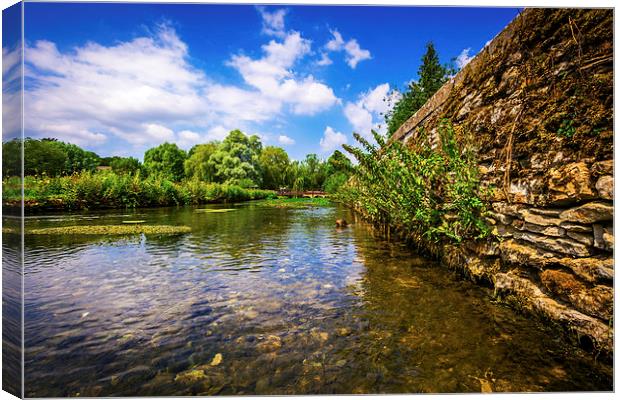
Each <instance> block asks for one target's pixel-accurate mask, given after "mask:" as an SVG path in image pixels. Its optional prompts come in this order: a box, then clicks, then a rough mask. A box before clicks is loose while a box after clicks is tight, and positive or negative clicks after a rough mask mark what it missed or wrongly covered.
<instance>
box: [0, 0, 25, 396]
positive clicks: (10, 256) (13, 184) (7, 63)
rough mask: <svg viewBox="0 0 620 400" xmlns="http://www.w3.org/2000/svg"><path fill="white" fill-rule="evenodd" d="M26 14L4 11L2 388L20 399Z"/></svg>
mask: <svg viewBox="0 0 620 400" xmlns="http://www.w3.org/2000/svg"><path fill="white" fill-rule="evenodd" d="M22 12H23V3H17V4H15V5H13V6H11V7H9V8H7V9H5V10H3V11H2V178H3V182H4V184H3V187H2V200H3V201H2V389H3V390H5V391H7V392H9V393H11V394H13V395H15V396H18V397H23V368H24V365H23V265H24V257H23V239H24V236H23V216H24V214H23V130H22V126H23V118H22V116H23V107H22V104H23V102H22V98H23V78H22V77H23V66H22V65H23V63H22V58H23V49H22V44H23V40H22V32H23V30H22V24H23V19H22V15H23V14H22ZM16 199H17V200H16Z"/></svg>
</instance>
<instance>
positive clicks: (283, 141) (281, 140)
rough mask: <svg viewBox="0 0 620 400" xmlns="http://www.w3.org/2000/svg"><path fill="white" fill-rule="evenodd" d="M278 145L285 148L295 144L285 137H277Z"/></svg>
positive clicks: (292, 140)
mask: <svg viewBox="0 0 620 400" xmlns="http://www.w3.org/2000/svg"><path fill="white" fill-rule="evenodd" d="M278 143H280V144H283V145H285V146H290V145H293V144H295V140H294V139H292V138H290V137H288V136H286V135H280V136H278Z"/></svg>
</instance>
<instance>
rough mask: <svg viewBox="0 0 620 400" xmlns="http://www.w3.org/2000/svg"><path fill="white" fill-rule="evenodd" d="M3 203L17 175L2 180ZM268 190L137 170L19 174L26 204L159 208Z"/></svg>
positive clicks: (12, 193) (11, 196) (269, 194)
mask: <svg viewBox="0 0 620 400" xmlns="http://www.w3.org/2000/svg"><path fill="white" fill-rule="evenodd" d="M2 197H3V199H2V200H3V203H4V204H5V205H8V206H19V204H20V197H21V187H20V181H19V178H9V179H5V180H4V181H3V192H2ZM274 197H275V193H274V192H273V191H271V190H260V189H246V188H242V187H240V186H235V185H225V184H219V183H206V182H202V181H199V180H187V181H182V182H172V181H170V180H167V179H164V178H155V177H148V178H145V177H143V176H141V175H140V174H136V175H118V174H115V173H113V172H107V171H106V172H95V173H90V172H83V173H79V174H74V175H71V176H63V177H58V178H45V177H34V176H27V177H25V178H24V204H25V207H26V208H29V209H59V210H80V209H95V208H135V207H163V206H175V205H197V204H208V203H228V202H237V201H247V200H259V199H269V198H274Z"/></svg>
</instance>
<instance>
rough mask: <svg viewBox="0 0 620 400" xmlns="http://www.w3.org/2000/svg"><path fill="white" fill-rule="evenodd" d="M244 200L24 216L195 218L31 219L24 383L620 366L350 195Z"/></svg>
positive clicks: (159, 382)
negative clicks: (126, 223)
mask: <svg viewBox="0 0 620 400" xmlns="http://www.w3.org/2000/svg"><path fill="white" fill-rule="evenodd" d="M234 207H235V208H237V209H236V210H235V211H233V212H228V213H196V212H194V210H193V209H192V208H182V209H173V208H169V209H157V210H137V211H135V212H124V211H105V212H90V213H86V214H84V213H82V214H63V215H55V216H38V217H30V218H28V220H27V223H26V226H27V227H47V226H62V225H76V224H117V223H121V221H122V220H127V219H132V220H136V219H138V220H146V221H147V223H154V224H170V225H174V224H183V225H188V226H191V227H192V233H190V234H184V235H178V236H167V237H156V236H155V237H153V236H148V237H144V236H129V237H107V238H106V237H59V236H27V243H26V246H25V252H26V254H25V256H26V262H27V264H26V270H25V292H26V298H25V339H26V343H25V346H26V354H25V361H26V372H25V380H26V395H27V396H31V397H46V396H130V395H198V394H202V395H216V394H221V395H230V394H305V393H416V392H433V393H437V392H480V391H489V390H492V391H512V392H516V391H519V392H520V391H566V390H589V391H591V390H612V371H611V367H609V366H606V365H602V364H600V363H597V362H596V361H594V360H593V357H592V356H591V355H589V354H586V353H584V352H582V351H581V350H580V349H578V348H575V347H571V346H568V345H566V344H565V342H563V341H562V340H561V339H560V338H559V335H557V333H555V332H553V331H551V330H549V329H548V328H546V327H545V326H542V325H541V324H540V323H537V322H534V321H532V320H530V319H527V318H526V317H524V316H521V315H519V314H517V313H515V312H514V311H513V310H511V309H509V308H507V307H504V306H502V305H501V304H497V303H495V302H494V301H493V297H492V292H491V291H490V290H489V289H486V288H483V287H479V286H476V285H473V284H471V283H469V282H466V281H462V280H460V279H459V278H458V277H457V276H455V275H454V274H453V273H451V272H450V271H448V270H447V269H445V268H443V267H441V266H440V265H438V264H437V263H435V262H434V261H430V260H428V259H425V258H423V257H420V256H419V255H418V254H416V253H415V252H414V251H412V250H411V249H408V248H407V247H405V246H404V245H403V244H401V243H398V242H387V241H385V240H383V239H381V238H380V237H378V236H375V235H374V234H373V231H372V229H371V228H370V227H369V226H367V225H365V224H364V223H362V222H361V221H355V223H354V224H352V225H350V226H349V227H347V228H345V229H337V228H336V227H335V224H334V221H335V220H336V219H337V218H343V217H344V218H346V219H347V220H349V221H353V220H354V217H353V216H352V215H350V214H349V212H348V211H347V210H344V209H340V208H337V207H326V208H311V209H280V208H268V207H264V206H260V205H258V204H242V205H236V206H234ZM226 208H230V205H227V206H226ZM218 361H219V362H218ZM212 364H213V365H212Z"/></svg>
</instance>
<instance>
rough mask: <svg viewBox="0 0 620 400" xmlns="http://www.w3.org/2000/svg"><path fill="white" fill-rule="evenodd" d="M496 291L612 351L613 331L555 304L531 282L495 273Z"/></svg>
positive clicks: (588, 317)
mask: <svg viewBox="0 0 620 400" xmlns="http://www.w3.org/2000/svg"><path fill="white" fill-rule="evenodd" d="M495 289H496V291H497V292H498V293H500V294H503V293H510V294H513V295H514V296H515V297H517V299H519V301H520V302H521V304H522V305H523V307H525V308H526V309H528V310H530V311H533V312H536V313H539V314H541V315H544V316H545V317H547V318H549V319H551V320H554V321H558V322H560V323H562V324H564V325H565V326H567V327H570V329H572V330H573V331H575V332H576V333H577V334H579V335H583V336H587V337H589V338H591V340H592V342H593V343H594V345H595V348H597V349H599V350H603V351H605V352H612V351H613V333H612V332H613V331H612V328H611V327H610V326H609V325H608V324H607V323H604V322H601V321H600V320H599V319H596V318H593V317H590V316H588V315H585V314H583V313H581V312H579V311H577V310H573V309H570V308H568V307H566V306H565V305H563V304H560V303H558V302H557V301H555V300H553V299H552V298H550V297H549V296H546V295H545V294H544V293H543V292H542V291H541V290H540V289H539V288H538V287H537V286H536V284H534V283H533V282H532V281H530V280H528V279H526V278H522V277H520V276H518V275H517V274H515V273H514V272H513V271H510V272H508V273H498V274H497V275H496V276H495Z"/></svg>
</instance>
